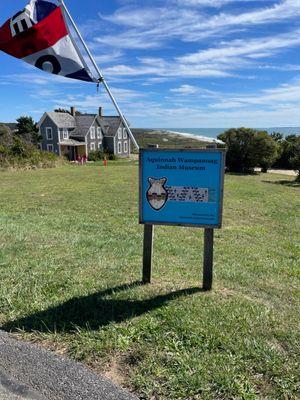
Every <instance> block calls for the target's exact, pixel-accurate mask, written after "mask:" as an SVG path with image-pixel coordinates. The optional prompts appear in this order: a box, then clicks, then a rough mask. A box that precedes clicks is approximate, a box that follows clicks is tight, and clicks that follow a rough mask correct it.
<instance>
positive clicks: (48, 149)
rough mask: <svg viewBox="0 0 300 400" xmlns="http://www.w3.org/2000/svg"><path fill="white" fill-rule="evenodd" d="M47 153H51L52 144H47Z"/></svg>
mask: <svg viewBox="0 0 300 400" xmlns="http://www.w3.org/2000/svg"><path fill="white" fill-rule="evenodd" d="M47 151H51V152H52V153H53V144H47Z"/></svg>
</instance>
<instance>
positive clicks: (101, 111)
mask: <svg viewBox="0 0 300 400" xmlns="http://www.w3.org/2000/svg"><path fill="white" fill-rule="evenodd" d="M98 115H99V117H100V118H102V117H103V107H99V112H98Z"/></svg>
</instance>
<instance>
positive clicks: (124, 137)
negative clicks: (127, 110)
mask: <svg viewBox="0 0 300 400" xmlns="http://www.w3.org/2000/svg"><path fill="white" fill-rule="evenodd" d="M127 136H128V135H127V129H126V128H123V139H127Z"/></svg>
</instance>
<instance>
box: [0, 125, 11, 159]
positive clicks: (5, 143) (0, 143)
mask: <svg viewBox="0 0 300 400" xmlns="http://www.w3.org/2000/svg"><path fill="white" fill-rule="evenodd" d="M11 143H12V137H11V132H10V130H9V129H8V128H7V126H5V125H2V124H0V160H1V159H3V158H4V157H6V156H7V154H8V153H9V146H10V145H11Z"/></svg>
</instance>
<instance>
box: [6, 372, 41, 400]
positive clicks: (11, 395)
mask: <svg viewBox="0 0 300 400" xmlns="http://www.w3.org/2000/svg"><path fill="white" fill-rule="evenodd" d="M0 400H46V399H45V397H42V396H40V395H39V394H38V393H37V392H34V391H33V390H31V389H30V388H28V387H27V386H25V385H23V384H22V383H20V382H17V381H16V380H15V379H14V378H12V377H11V376H8V375H7V374H6V373H4V372H3V371H1V370H0Z"/></svg>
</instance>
